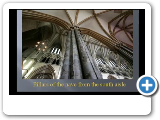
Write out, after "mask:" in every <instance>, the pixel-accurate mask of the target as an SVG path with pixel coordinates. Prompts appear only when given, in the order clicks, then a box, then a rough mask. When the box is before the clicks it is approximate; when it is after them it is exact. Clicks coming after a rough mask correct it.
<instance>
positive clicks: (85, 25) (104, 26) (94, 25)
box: [23, 10, 133, 48]
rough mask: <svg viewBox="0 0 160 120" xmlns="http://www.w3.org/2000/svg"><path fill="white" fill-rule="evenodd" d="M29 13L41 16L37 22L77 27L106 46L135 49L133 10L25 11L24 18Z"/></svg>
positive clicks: (66, 27)
mask: <svg viewBox="0 0 160 120" xmlns="http://www.w3.org/2000/svg"><path fill="white" fill-rule="evenodd" d="M33 11H34V12H33ZM27 12H28V13H32V15H33V14H34V15H33V16H34V17H35V16H36V15H39V16H38V17H35V18H34V19H35V20H36V19H37V20H42V21H48V22H54V23H56V24H58V25H60V26H61V27H63V28H64V29H69V28H70V27H74V26H77V27H79V28H80V30H81V33H83V34H88V35H90V36H92V37H94V38H96V39H97V40H99V41H101V42H102V43H104V44H106V45H107V42H110V41H111V45H115V44H117V43H125V44H126V45H128V46H130V47H131V48H132V47H133V11H132V10H32V11H31V10H28V11H27V10H26V11H25V10H23V14H24V15H23V17H27V15H28V13H27ZM26 13H27V14H26ZM42 13H43V14H42ZM30 15H31V14H30Z"/></svg>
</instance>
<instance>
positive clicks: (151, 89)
mask: <svg viewBox="0 0 160 120" xmlns="http://www.w3.org/2000/svg"><path fill="white" fill-rule="evenodd" d="M137 89H138V91H139V92H140V93H141V94H142V95H145V96H150V95H152V94H154V93H155V92H156V90H157V80H156V79H155V78H154V77H152V76H141V77H140V78H139V79H138V81H137Z"/></svg>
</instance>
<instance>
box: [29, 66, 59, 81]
mask: <svg viewBox="0 0 160 120" xmlns="http://www.w3.org/2000/svg"><path fill="white" fill-rule="evenodd" d="M46 69H48V70H49V71H50V73H51V75H52V79H56V74H55V70H54V68H53V67H52V66H51V65H43V66H41V67H39V68H37V69H35V70H34V71H33V72H32V73H31V74H30V75H29V76H28V77H27V78H26V79H33V77H34V76H35V75H37V74H40V73H41V72H42V71H43V70H46Z"/></svg>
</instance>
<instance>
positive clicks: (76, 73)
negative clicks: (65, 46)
mask: <svg viewBox="0 0 160 120" xmlns="http://www.w3.org/2000/svg"><path fill="white" fill-rule="evenodd" d="M71 36H72V38H71V41H72V42H71V60H70V62H71V63H70V64H71V66H70V67H71V68H70V75H71V79H83V76H82V69H81V64H80V59H79V54H78V49H77V42H76V39H75V34H74V30H72V32H71Z"/></svg>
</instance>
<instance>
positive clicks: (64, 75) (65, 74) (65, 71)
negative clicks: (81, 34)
mask: <svg viewBox="0 0 160 120" xmlns="http://www.w3.org/2000/svg"><path fill="white" fill-rule="evenodd" d="M70 52H71V31H69V32H68V36H67V40H66V51H65V55H64V60H63V66H62V72H61V76H60V79H70Z"/></svg>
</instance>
